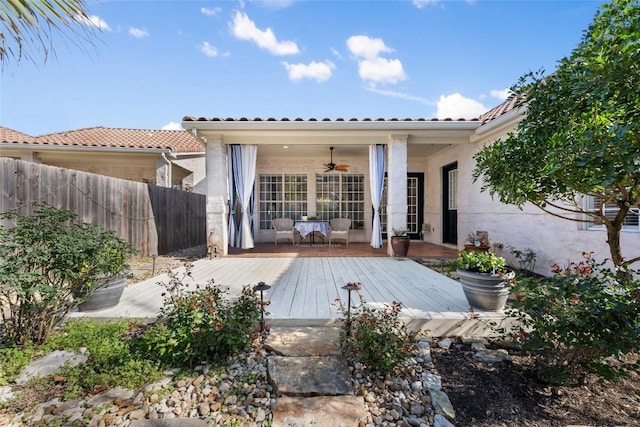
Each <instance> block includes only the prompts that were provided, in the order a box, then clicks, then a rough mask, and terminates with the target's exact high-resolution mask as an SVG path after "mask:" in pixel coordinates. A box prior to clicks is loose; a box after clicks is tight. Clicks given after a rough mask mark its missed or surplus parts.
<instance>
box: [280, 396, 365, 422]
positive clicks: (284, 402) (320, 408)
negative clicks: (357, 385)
mask: <svg viewBox="0 0 640 427" xmlns="http://www.w3.org/2000/svg"><path fill="white" fill-rule="evenodd" d="M365 418H366V412H365V409H364V399H363V398H362V396H318V397H286V396H285V397H281V398H279V399H278V400H277V401H276V404H275V405H274V407H273V424H272V427H303V426H304V427H308V426H331V427H356V426H358V425H360V422H361V421H363V420H364V419H365ZM363 424H364V423H363Z"/></svg>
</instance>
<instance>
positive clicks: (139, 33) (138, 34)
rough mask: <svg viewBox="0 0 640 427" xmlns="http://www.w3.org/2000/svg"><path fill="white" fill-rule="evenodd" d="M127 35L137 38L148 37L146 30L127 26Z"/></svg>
mask: <svg viewBox="0 0 640 427" xmlns="http://www.w3.org/2000/svg"><path fill="white" fill-rule="evenodd" d="M129 35H130V36H133V37H135V38H137V39H142V38H145V37H149V33H148V32H147V30H141V29H140V28H135V27H129Z"/></svg>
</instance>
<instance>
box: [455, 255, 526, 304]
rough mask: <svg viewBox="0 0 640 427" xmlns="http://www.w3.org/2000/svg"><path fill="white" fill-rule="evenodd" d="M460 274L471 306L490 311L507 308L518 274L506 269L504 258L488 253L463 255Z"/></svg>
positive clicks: (459, 259) (459, 261) (459, 264)
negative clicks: (511, 284)
mask: <svg viewBox="0 0 640 427" xmlns="http://www.w3.org/2000/svg"><path fill="white" fill-rule="evenodd" d="M456 271H457V272H458V275H459V276H460V283H461V284H462V290H463V291H464V295H465V296H466V297H467V301H469V304H470V305H471V306H473V307H477V308H480V309H483V310H489V311H498V310H502V309H503V308H504V306H505V304H506V302H507V298H508V297H509V293H510V292H511V291H510V287H509V282H510V281H511V280H513V278H514V276H515V274H514V272H513V271H510V270H509V269H508V268H507V267H506V261H505V259H504V258H503V257H501V256H498V255H496V254H495V253H493V252H488V251H487V252H479V251H461V252H460V253H459V254H458V259H457V260H456Z"/></svg>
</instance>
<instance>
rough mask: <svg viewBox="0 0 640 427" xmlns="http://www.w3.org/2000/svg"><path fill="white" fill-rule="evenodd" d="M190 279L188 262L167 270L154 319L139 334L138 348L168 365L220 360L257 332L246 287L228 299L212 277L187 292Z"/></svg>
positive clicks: (255, 303) (254, 304)
mask: <svg viewBox="0 0 640 427" xmlns="http://www.w3.org/2000/svg"><path fill="white" fill-rule="evenodd" d="M190 277H191V266H190V265H187V266H186V271H185V272H184V273H176V272H174V273H171V274H170V281H169V283H167V284H166V285H165V286H166V292H165V293H164V294H163V295H164V305H163V307H162V309H161V311H160V317H159V321H158V322H157V323H156V324H155V325H153V326H152V327H151V328H149V329H148V330H147V331H146V332H145V333H144V334H143V335H142V336H141V341H140V346H141V349H142V351H144V352H145V353H146V354H147V355H148V356H149V357H152V358H155V359H156V360H159V361H160V362H162V363H164V364H166V365H169V366H184V365H186V366H192V365H194V364H197V363H201V362H205V361H223V360H224V359H225V358H226V357H228V356H230V355H232V354H234V353H236V352H237V351H239V350H242V349H244V348H246V347H248V346H249V345H250V343H251V341H252V339H253V337H254V333H256V332H257V330H256V328H255V327H256V324H257V322H258V320H259V319H260V301H259V298H258V297H257V295H256V293H255V292H254V291H253V290H252V289H251V288H250V287H249V286H245V287H244V288H243V289H242V293H241V294H240V296H239V297H238V299H237V300H235V301H233V302H230V301H229V300H228V299H227V298H226V297H225V295H224V294H225V290H223V289H222V287H220V286H218V285H216V284H214V281H213V279H212V280H210V281H209V282H208V283H207V284H206V285H205V286H199V285H197V286H196V287H195V290H192V291H190V290H189V289H188V288H189V286H188V285H187V284H186V283H185V279H186V278H190Z"/></svg>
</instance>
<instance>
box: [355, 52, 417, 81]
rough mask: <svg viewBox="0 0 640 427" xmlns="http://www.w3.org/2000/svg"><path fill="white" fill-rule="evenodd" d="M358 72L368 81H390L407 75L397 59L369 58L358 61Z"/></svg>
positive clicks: (403, 78) (404, 77)
mask: <svg viewBox="0 0 640 427" xmlns="http://www.w3.org/2000/svg"><path fill="white" fill-rule="evenodd" d="M358 74H359V75H360V78H361V79H362V80H365V81H368V82H369V83H372V84H375V83H392V84H396V83H398V82H399V81H400V80H405V79H406V78H407V75H406V74H405V73H404V69H403V68H402V62H400V61H399V60H398V59H386V58H370V59H364V60H362V61H360V64H359V65H358Z"/></svg>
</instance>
